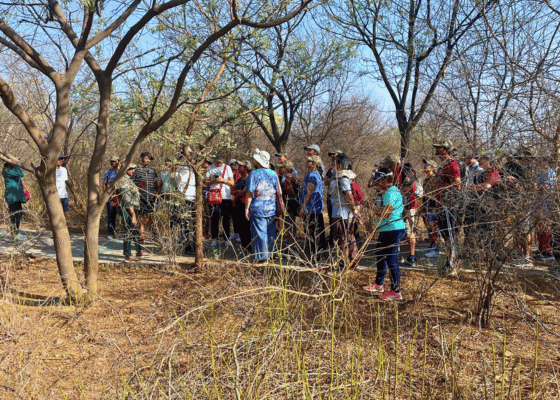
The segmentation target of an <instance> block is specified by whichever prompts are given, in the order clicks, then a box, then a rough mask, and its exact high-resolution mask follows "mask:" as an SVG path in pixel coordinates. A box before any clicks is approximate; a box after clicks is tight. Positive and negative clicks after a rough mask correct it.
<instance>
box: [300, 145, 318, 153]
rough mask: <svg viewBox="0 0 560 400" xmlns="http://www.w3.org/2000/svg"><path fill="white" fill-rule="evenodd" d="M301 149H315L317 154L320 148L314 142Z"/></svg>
mask: <svg viewBox="0 0 560 400" xmlns="http://www.w3.org/2000/svg"><path fill="white" fill-rule="evenodd" d="M303 149H304V150H315V151H316V152H317V154H321V149H320V148H319V146H317V145H316V144H311V145H309V146H305V147H304V148H303Z"/></svg>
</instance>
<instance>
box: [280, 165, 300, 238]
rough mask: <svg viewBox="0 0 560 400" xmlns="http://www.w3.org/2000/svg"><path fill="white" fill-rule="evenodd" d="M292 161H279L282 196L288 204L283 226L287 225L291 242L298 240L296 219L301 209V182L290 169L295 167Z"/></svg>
mask: <svg viewBox="0 0 560 400" xmlns="http://www.w3.org/2000/svg"><path fill="white" fill-rule="evenodd" d="M293 165H294V164H293V163H292V162H291V161H289V160H288V161H285V162H282V163H278V165H277V167H278V177H279V178H280V186H281V187H282V198H283V199H284V204H285V205H286V213H285V215H284V216H283V220H282V222H283V226H284V227H285V229H286V231H287V233H288V238H289V240H290V242H291V243H295V242H296V237H297V225H296V219H297V215H298V211H299V182H298V180H297V178H296V177H295V176H294V175H293V174H291V173H290V172H289V171H290V170H291V169H292V167H293Z"/></svg>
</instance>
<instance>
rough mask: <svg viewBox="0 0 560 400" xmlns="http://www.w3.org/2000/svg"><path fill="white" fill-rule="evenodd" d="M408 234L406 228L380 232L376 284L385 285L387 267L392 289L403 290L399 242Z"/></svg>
mask: <svg viewBox="0 0 560 400" xmlns="http://www.w3.org/2000/svg"><path fill="white" fill-rule="evenodd" d="M405 235H406V229H397V230H395V231H387V232H379V238H378V239H377V240H378V242H377V246H376V250H375V253H376V255H377V276H376V277H375V284H376V285H380V286H381V285H383V280H384V279H385V274H386V273H387V268H389V274H390V275H391V290H392V291H393V292H395V293H399V292H400V291H401V269H400V267H399V258H400V251H399V243H400V242H401V241H402V240H403V238H404V237H405Z"/></svg>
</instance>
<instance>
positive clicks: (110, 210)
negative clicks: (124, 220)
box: [107, 200, 118, 236]
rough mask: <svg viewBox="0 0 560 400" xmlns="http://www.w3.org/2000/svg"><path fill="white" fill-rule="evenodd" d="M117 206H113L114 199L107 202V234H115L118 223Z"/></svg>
mask: <svg viewBox="0 0 560 400" xmlns="http://www.w3.org/2000/svg"><path fill="white" fill-rule="evenodd" d="M117 207H118V206H117ZM117 207H115V206H113V200H109V201H108V202H107V235H113V236H115V225H117Z"/></svg>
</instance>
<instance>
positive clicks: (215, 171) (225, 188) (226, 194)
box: [206, 163, 233, 200]
mask: <svg viewBox="0 0 560 400" xmlns="http://www.w3.org/2000/svg"><path fill="white" fill-rule="evenodd" d="M224 167H225V168H226V172H225V174H224V179H229V178H233V172H232V171H231V168H230V166H229V165H226V164H223V163H222V165H220V166H219V167H216V166H215V165H214V164H212V165H211V166H209V167H208V172H206V177H207V178H210V179H215V178H217V177H219V176H222V174H223V173H224ZM219 188H220V184H219V183H216V184H215V185H211V186H210V189H219ZM222 199H224V200H231V188H230V187H229V185H226V184H225V183H223V184H222Z"/></svg>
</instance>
